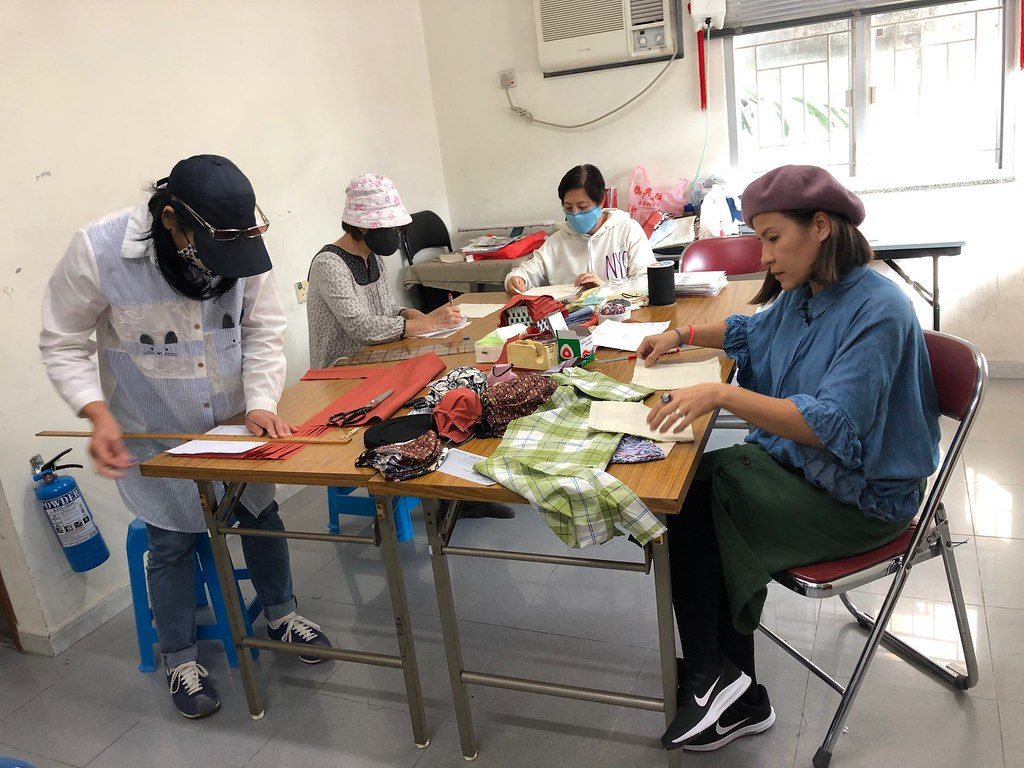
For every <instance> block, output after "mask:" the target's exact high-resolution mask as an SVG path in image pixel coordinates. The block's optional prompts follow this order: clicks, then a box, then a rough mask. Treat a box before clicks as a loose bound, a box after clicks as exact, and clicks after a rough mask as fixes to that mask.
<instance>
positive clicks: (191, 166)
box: [157, 155, 272, 278]
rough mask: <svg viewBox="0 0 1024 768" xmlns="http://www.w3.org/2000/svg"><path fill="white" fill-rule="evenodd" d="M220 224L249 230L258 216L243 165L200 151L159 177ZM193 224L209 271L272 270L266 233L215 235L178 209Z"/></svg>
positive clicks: (228, 273) (248, 274) (232, 273)
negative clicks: (227, 237)
mask: <svg viewBox="0 0 1024 768" xmlns="http://www.w3.org/2000/svg"><path fill="white" fill-rule="evenodd" d="M164 185H166V188H167V191H168V192H170V193H171V194H172V195H173V196H174V197H175V198H176V199H178V200H179V201H181V202H182V203H184V204H185V205H186V206H188V207H189V208H191V209H192V211H194V212H195V214H198V215H199V217H200V218H201V219H202V220H203V221H205V222H206V223H207V224H209V225H210V226H211V227H213V228H214V229H217V230H221V229H227V230H231V229H238V230H250V229H253V228H254V227H256V226H257V225H258V224H259V225H262V224H263V223H264V219H263V217H262V215H261V216H260V220H259V222H257V221H256V219H257V214H256V193H255V192H254V191H253V188H252V184H251V183H249V179H247V178H246V176H245V174H244V173H242V172H241V171H240V170H239V168H238V166H237V165H235V164H234V163H232V162H231V161H230V160H228V159H227V158H226V157H221V156H220V155H195V156H194V157H189V158H187V159H185V160H181V161H179V162H178V163H177V164H176V165H175V166H174V168H172V169H171V175H170V176H168V177H167V178H165V179H161V180H160V181H158V182H157V186H158V187H162V186H164ZM178 213H179V214H181V215H182V216H183V217H184V219H185V220H186V221H190V223H191V224H194V226H193V227H191V229H192V231H193V233H194V241H195V244H196V252H197V255H198V256H199V258H200V259H201V260H202V262H203V263H204V264H205V265H206V266H207V268H209V269H210V271H212V272H214V273H216V274H218V275H220V276H221V277H226V278H238V277H252V276H253V275H261V274H263V273H264V272H269V271H270V268H271V267H272V264H271V263H270V254H269V253H267V246H266V245H265V244H264V242H263V236H262V235H257V236H255V237H247V236H245V235H244V234H243V235H240V236H239V237H236V238H235V239H233V240H224V239H215V238H214V236H213V235H212V234H211V233H210V231H209V230H208V229H207V228H206V226H204V225H203V223H202V222H201V221H197V220H195V216H194V215H193V214H192V213H190V212H189V211H187V210H179V211H178Z"/></svg>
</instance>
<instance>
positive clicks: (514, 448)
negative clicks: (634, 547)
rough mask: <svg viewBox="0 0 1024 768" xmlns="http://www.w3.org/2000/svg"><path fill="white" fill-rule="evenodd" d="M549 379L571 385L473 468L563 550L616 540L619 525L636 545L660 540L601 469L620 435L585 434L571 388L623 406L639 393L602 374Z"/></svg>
mask: <svg viewBox="0 0 1024 768" xmlns="http://www.w3.org/2000/svg"><path fill="white" fill-rule="evenodd" d="M570 370H571V369H570ZM591 377H594V378H596V377H600V379H605V380H607V382H611V385H609V384H607V383H606V382H602V381H587V379H590V378H591ZM554 378H555V380H556V381H558V380H559V379H560V378H562V379H565V378H568V379H570V380H572V381H571V385H570V383H569V382H564V385H563V386H560V387H559V388H558V389H557V390H555V393H554V394H553V395H552V396H551V399H550V400H548V402H547V403H545V404H544V405H543V406H541V408H540V409H539V410H537V411H535V412H534V413H532V414H530V415H529V416H524V417H523V418H521V419H516V420H514V421H512V422H511V423H510V424H509V425H508V430H507V431H506V432H505V437H504V439H503V440H502V441H501V445H500V446H498V450H497V451H495V452H494V453H493V454H492V455H491V456H490V457H489V458H487V459H484V460H483V461H479V462H477V463H476V465H475V466H474V467H473V468H474V469H475V470H476V471H477V472H480V473H481V474H484V475H487V477H489V478H491V479H492V480H495V481H496V482H498V483H501V484H502V485H503V486H505V487H506V488H508V489H509V490H511V491H514V492H516V493H518V494H519V495H520V496H523V497H524V498H526V499H527V500H528V501H529V502H530V504H531V505H533V506H534V507H536V508H537V509H538V510H539V511H540V513H541V516H542V517H543V518H544V521H545V522H546V523H547V524H548V526H549V527H550V528H551V530H552V531H554V532H555V534H556V535H557V536H558V537H559V538H560V539H561V540H562V541H564V542H565V543H566V544H568V545H569V546H571V547H580V548H582V547H586V546H589V545H591V544H603V543H604V542H606V541H609V540H611V539H612V538H613V537H615V536H621V535H622V531H620V530H619V529H618V528H619V527H621V528H622V529H624V530H625V531H627V532H629V533H631V534H633V536H634V538H636V539H637V541H639V542H640V543H641V544H646V543H647V542H648V541H650V540H651V539H653V538H654V537H656V536H660V535H661V534H662V533H664V531H665V527H664V526H663V525H662V524H661V522H659V520H658V518H657V517H655V516H654V514H653V513H652V512H651V511H650V510H649V509H648V508H647V505H646V504H644V503H643V502H642V501H641V500H640V499H639V498H638V497H637V495H636V494H635V493H633V492H632V491H631V490H630V489H629V488H628V487H626V486H625V485H624V484H623V483H622V482H621V481H619V480H617V479H615V478H614V477H612V476H611V475H609V474H608V473H607V472H605V471H604V470H605V467H607V466H608V462H609V460H610V459H611V457H612V454H613V453H614V452H615V448H616V446H617V445H618V444H619V441H620V440H621V439H622V435H615V434H609V433H606V432H590V431H589V430H588V429H587V417H588V416H589V414H590V403H591V401H590V400H588V399H586V398H583V397H580V395H579V394H578V393H577V391H576V389H575V387H576V386H578V385H579V383H580V382H583V383H586V384H587V385H588V386H591V385H592V386H591V389H592V391H602V392H603V393H604V394H606V395H609V397H607V398H604V399H609V400H625V399H627V398H629V399H632V398H639V397H643V395H642V394H639V392H640V391H641V390H642V389H643V388H641V387H633V386H631V385H628V384H620V383H619V382H616V381H615V380H614V379H610V378H608V377H607V376H604V375H603V374H591V373H588V376H587V377H581V378H578V379H577V377H575V376H569V377H566V376H565V374H559V375H558V376H556V377H554ZM648 392H649V390H648Z"/></svg>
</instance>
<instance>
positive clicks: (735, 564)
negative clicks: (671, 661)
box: [680, 443, 909, 634]
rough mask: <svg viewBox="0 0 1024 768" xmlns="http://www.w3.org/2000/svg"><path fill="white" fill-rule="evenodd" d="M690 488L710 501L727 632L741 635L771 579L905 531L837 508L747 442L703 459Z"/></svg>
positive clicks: (751, 625)
mask: <svg viewBox="0 0 1024 768" xmlns="http://www.w3.org/2000/svg"><path fill="white" fill-rule="evenodd" d="M693 482H694V483H695V484H697V483H707V484H710V487H709V488H706V490H707V491H708V493H707V494H706V495H705V494H703V493H698V494H695V496H697V497H698V498H704V499H709V503H710V507H711V508H710V513H711V517H712V522H713V523H714V527H715V533H716V536H717V539H718V548H719V551H720V552H721V556H722V571H723V574H724V577H725V589H726V594H727V595H728V600H729V609H730V613H731V616H732V622H733V626H735V627H736V629H737V631H739V632H743V633H744V634H750V633H752V632H753V631H754V630H755V629H757V625H758V622H759V621H760V619H761V612H762V610H763V609H764V601H765V598H766V597H767V596H768V583H769V582H770V581H771V579H772V574H773V573H778V572H779V571H784V570H786V569H787V568H794V567H796V566H798V565H808V564H810V563H818V562H822V561H825V560H835V559H838V558H841V557H848V556H850V555H856V554H860V553H861V552H867V551H868V550H871V549H874V548H876V547H878V546H881V545H882V544H885V543H886V542H889V541H891V540H893V539H895V538H896V537H897V536H899V535H900V534H901V533H902V532H903V531H904V530H906V528H907V526H908V524H909V523H907V522H902V523H891V522H887V521H885V520H881V519H879V518H876V517H869V516H868V515H866V514H864V512H863V511H861V509H860V508H859V507H855V506H853V505H850V504H844V503H842V502H839V501H836V500H835V499H834V498H833V497H832V496H831V495H830V494H829V493H828V491H825V490H822V489H821V488H815V487H814V486H813V485H811V484H810V483H808V482H807V481H806V480H805V479H804V477H803V474H802V473H798V472H795V471H792V470H789V469H786V468H785V467H783V466H782V465H781V464H779V463H778V462H776V461H775V460H774V459H773V458H772V457H771V456H769V455H768V454H767V453H766V452H765V451H764V450H763V449H761V448H760V447H759V446H756V445H752V444H747V443H745V444H743V445H737V446H732V447H730V448H724V449H722V450H718V451H711V452H710V453H706V454H705V455H704V457H703V458H702V459H701V462H700V465H699V466H698V468H697V473H696V475H695V476H694V481H693ZM691 511H692V512H694V513H697V514H700V513H699V512H696V510H691ZM687 512H688V510H687V506H686V503H684V504H683V509H682V511H681V512H680V514H682V515H685V514H687Z"/></svg>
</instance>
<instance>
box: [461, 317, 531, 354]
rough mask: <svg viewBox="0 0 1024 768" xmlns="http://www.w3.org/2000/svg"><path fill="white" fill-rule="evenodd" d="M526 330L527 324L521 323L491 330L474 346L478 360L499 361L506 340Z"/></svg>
mask: <svg viewBox="0 0 1024 768" xmlns="http://www.w3.org/2000/svg"><path fill="white" fill-rule="evenodd" d="M525 332H526V326H525V325H523V324H521V323H520V324H518V325H506V326H503V327H501V328H498V329H497V330H495V331H491V332H490V333H488V334H487V335H486V336H484V337H483V338H482V339H480V340H479V341H478V342H477V343H476V344H475V345H474V346H473V349H474V351H475V352H476V361H477V362H478V363H495V362H497V361H498V358H499V357H501V350H502V349H504V348H505V342H507V341H508V340H509V339H514V338H516V337H517V336H519V335H521V334H522V333H525Z"/></svg>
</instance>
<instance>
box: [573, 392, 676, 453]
mask: <svg viewBox="0 0 1024 768" xmlns="http://www.w3.org/2000/svg"><path fill="white" fill-rule="evenodd" d="M650 412H651V409H650V408H648V407H647V406H646V405H644V404H643V403H616V402H612V401H602V400H598V401H596V402H594V403H593V404H592V405H591V406H590V416H589V418H588V419H587V427H588V428H589V429H590V431H591V432H616V433H619V432H621V433H623V434H627V435H636V436H637V437H646V438H647V439H648V440H653V441H654V442H656V443H662V442H672V443H692V442H693V430H692V429H691V428H690V427H687V428H686V429H684V430H683V431H682V432H679V433H678V434H677V433H675V432H672V431H669V432H652V431H651V428H650V427H648V426H647V414H649V413H650Z"/></svg>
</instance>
